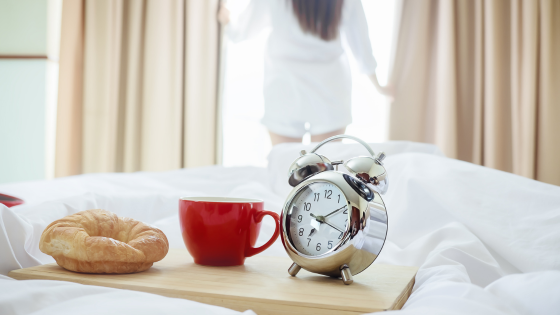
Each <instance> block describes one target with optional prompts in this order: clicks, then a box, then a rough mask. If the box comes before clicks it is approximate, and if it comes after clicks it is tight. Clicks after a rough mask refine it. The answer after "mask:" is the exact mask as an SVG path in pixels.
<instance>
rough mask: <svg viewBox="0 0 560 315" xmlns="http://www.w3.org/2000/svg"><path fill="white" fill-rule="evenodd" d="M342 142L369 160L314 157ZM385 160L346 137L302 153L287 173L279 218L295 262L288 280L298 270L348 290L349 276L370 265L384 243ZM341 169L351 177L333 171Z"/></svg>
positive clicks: (284, 238)
mask: <svg viewBox="0 0 560 315" xmlns="http://www.w3.org/2000/svg"><path fill="white" fill-rule="evenodd" d="M342 138H347V139H352V140H355V141H357V142H358V143H360V144H362V145H363V146H364V147H365V149H366V150H367V151H368V153H369V155H367V156H357V157H354V158H351V159H349V160H347V161H346V162H344V161H331V160H329V159H328V158H327V157H325V156H323V155H320V154H317V153H315V152H316V151H317V150H318V149H319V148H320V147H321V146H323V145H324V144H326V143H328V142H330V141H333V140H337V139H342ZM384 158H385V154H384V153H383V152H381V153H379V154H377V155H375V154H374V152H373V150H372V149H371V147H370V146H369V145H368V144H367V143H365V142H364V141H362V140H360V139H358V138H356V137H353V136H349V135H338V136H334V137H330V138H328V139H326V140H324V141H323V142H321V143H319V144H318V145H317V146H316V147H315V148H314V149H313V150H312V151H311V152H309V153H307V152H305V150H304V151H301V153H300V157H298V158H297V159H296V160H295V161H294V162H293V163H292V165H291V166H290V169H289V172H288V175H289V179H288V183H289V184H290V185H291V186H292V187H294V188H293V189H292V191H291V192H290V194H289V195H288V197H287V198H286V202H285V203H284V206H283V209H282V215H281V233H280V234H281V236H282V244H283V245H284V248H285V249H286V251H287V253H288V255H289V257H290V258H291V259H292V261H293V262H294V263H293V264H292V265H291V266H290V268H289V269H288V273H289V274H290V275H292V276H294V277H295V276H296V275H297V273H298V272H299V271H300V270H301V268H303V269H305V270H307V271H310V272H314V273H318V274H323V275H327V276H332V277H337V278H338V277H341V278H342V281H343V283H344V284H351V283H352V282H353V278H352V276H353V275H356V274H358V273H360V272H362V271H363V270H365V269H366V268H367V267H369V266H370V265H371V264H372V263H373V261H374V260H375V259H376V258H377V256H378V255H379V253H380V252H381V249H382V248H383V244H384V243H385V239H386V237H387V219H388V218H387V211H386V208H385V203H384V202H383V199H382V198H381V194H384V193H385V192H386V191H387V189H388V177H387V171H386V170H385V167H384V166H383V159H384ZM341 164H343V166H344V167H345V168H346V170H347V171H348V173H349V174H350V175H349V174H346V173H343V172H339V171H338V165H341ZM335 168H336V169H335Z"/></svg>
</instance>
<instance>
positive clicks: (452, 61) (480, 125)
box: [389, 0, 560, 185]
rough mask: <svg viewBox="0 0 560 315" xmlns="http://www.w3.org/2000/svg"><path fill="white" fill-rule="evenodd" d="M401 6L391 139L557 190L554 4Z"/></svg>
mask: <svg viewBox="0 0 560 315" xmlns="http://www.w3.org/2000/svg"><path fill="white" fill-rule="evenodd" d="M400 7H401V19H400V25H399V28H398V29H399V34H398V38H397V46H396V51H395V58H394V61H393V62H394V65H393V72H392V74H391V76H390V78H389V82H392V83H393V84H394V85H395V86H396V88H397V95H396V98H395V102H394V103H393V105H392V108H391V115H390V131H389V137H390V139H394V140H412V141H421V142H430V143H434V144H436V145H438V146H439V147H440V148H441V149H442V150H443V151H444V152H445V153H446V155H447V156H449V157H452V158H458V159H461V160H465V161H469V162H473V163H477V164H482V165H485V166H489V167H493V168H497V169H500V170H504V171H509V172H513V173H516V174H519V175H522V176H526V177H529V178H534V179H538V180H541V181H545V182H548V183H552V184H556V185H560V165H559V164H558V161H560V145H559V144H560V140H559V137H560V124H558V123H557V122H556V121H557V120H558V119H559V118H560V92H559V90H560V89H559V88H558V87H560V61H559V60H558V58H554V56H559V55H560V22H558V20H559V19H554V18H553V17H555V16H560V3H559V2H558V1H552V0H538V1H532V0H515V1H500V0H473V1H460V0H454V1H447V0H403V1H402V3H401V6H400ZM554 87H556V88H554Z"/></svg>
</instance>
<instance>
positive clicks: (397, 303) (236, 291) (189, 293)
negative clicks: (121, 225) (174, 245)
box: [9, 249, 418, 314]
mask: <svg viewBox="0 0 560 315" xmlns="http://www.w3.org/2000/svg"><path fill="white" fill-rule="evenodd" d="M291 263H292V261H291V260H290V259H289V258H283V257H266V256H256V257H252V258H248V259H247V260H246V261H245V265H244V266H236V267H207V266H200V265H196V264H194V263H193V260H192V258H191V256H190V255H189V253H188V252H187V251H186V250H184V249H176V250H170V251H169V254H167V257H165V258H164V259H163V260H162V261H160V262H157V263H155V264H154V266H153V267H152V268H150V269H149V270H147V271H144V272H140V273H135V274H122V275H101V274H83V273H76V272H71V271H67V270H65V269H63V268H61V267H59V266H58V265H57V264H47V265H42V266H36V267H31V268H25V269H18V270H13V271H11V272H10V274H9V276H10V277H12V278H14V279H18V280H29V279H44V280H61V281H70V282H76V283H82V284H89V285H98V286H104V287H110V288H117V289H127V290H136V291H142V292H148V293H154V294H159V295H163V296H169V297H174V298H183V299H188V300H193V301H198V302H202V303H207V304H213V305H218V306H223V307H227V308H230V309H234V310H238V311H245V310H247V309H252V310H253V311H255V312H256V313H257V314H295V313H299V314H319V313H320V314H358V313H370V312H376V311H385V310H395V309H400V308H401V307H402V306H403V304H404V303H405V302H406V300H407V299H408V297H409V295H410V291H411V289H412V286H413V285H414V276H415V275H416V272H417V270H418V268H416V267H403V266H390V265H378V264H373V265H371V266H370V267H369V268H368V269H366V270H365V271H364V272H362V273H360V274H358V275H356V276H354V283H353V284H351V285H348V286H346V285H344V284H343V283H342V281H341V280H339V279H335V278H329V277H325V276H321V275H316V274H312V273H310V272H307V271H305V270H303V269H302V270H301V271H300V272H299V274H298V276H297V277H291V276H290V275H289V274H288V272H287V270H288V267H290V265H291Z"/></svg>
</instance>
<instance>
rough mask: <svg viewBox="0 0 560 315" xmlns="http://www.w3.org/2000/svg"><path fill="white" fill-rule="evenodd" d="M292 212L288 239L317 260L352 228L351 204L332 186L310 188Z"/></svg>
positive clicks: (316, 184) (296, 199) (323, 184)
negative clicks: (349, 212) (350, 218)
mask: <svg viewBox="0 0 560 315" xmlns="http://www.w3.org/2000/svg"><path fill="white" fill-rule="evenodd" d="M288 209H290V210H289V211H288V214H289V215H288V216H287V220H289V222H286V226H287V227H288V228H287V230H288V235H289V237H290V239H291V242H292V245H293V246H294V247H295V248H296V249H297V250H298V251H299V252H300V253H302V254H305V255H309V256H317V255H321V254H324V253H326V252H328V251H330V250H331V249H333V248H335V247H336V246H337V245H338V243H340V241H341V240H342V237H343V235H344V232H345V231H346V229H347V226H348V218H349V215H348V201H347V200H346V197H345V196H344V194H343V193H342V191H341V190H340V189H339V188H338V187H337V186H336V185H334V184H331V183H328V182H314V183H311V184H309V185H307V186H306V187H305V188H303V189H302V190H301V191H299V192H298V193H297V194H296V196H295V197H294V198H293V199H292V202H291V203H290V205H289V208H288Z"/></svg>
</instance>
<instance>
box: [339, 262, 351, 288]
mask: <svg viewBox="0 0 560 315" xmlns="http://www.w3.org/2000/svg"><path fill="white" fill-rule="evenodd" d="M340 275H341V276H342V282H344V284H346V285H349V284H352V282H354V279H352V273H351V272H350V268H348V266H347V265H342V267H340Z"/></svg>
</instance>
